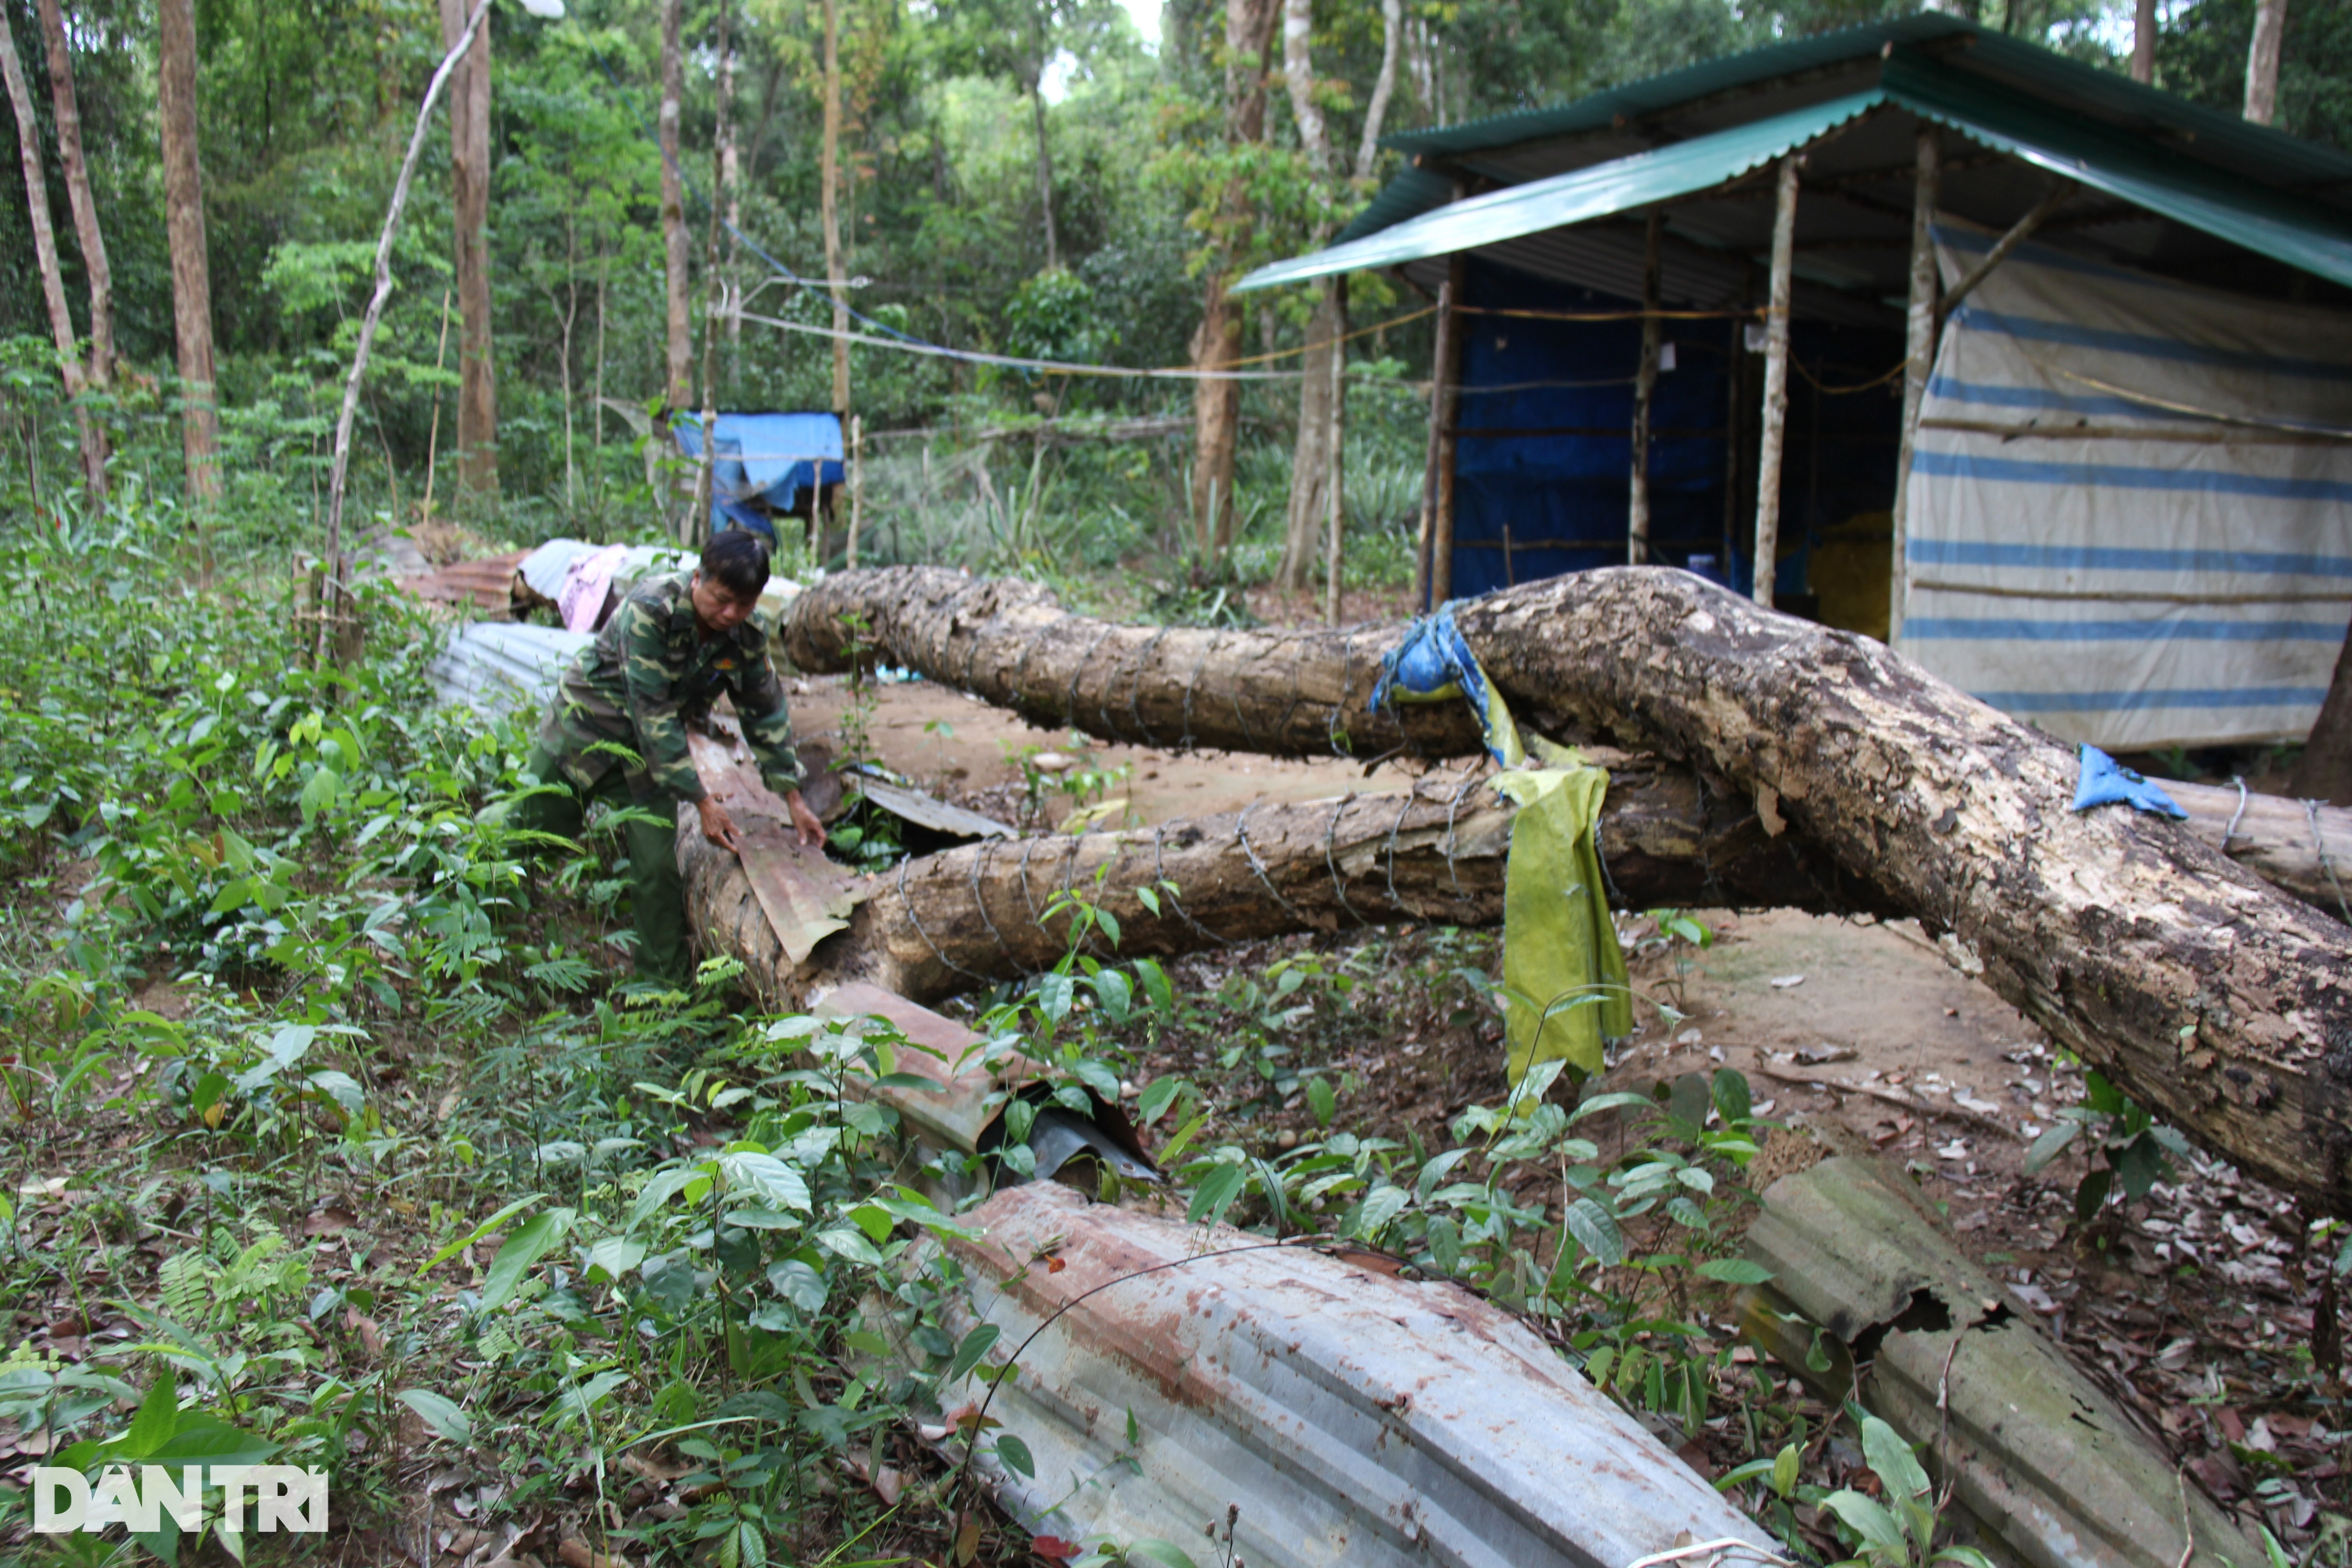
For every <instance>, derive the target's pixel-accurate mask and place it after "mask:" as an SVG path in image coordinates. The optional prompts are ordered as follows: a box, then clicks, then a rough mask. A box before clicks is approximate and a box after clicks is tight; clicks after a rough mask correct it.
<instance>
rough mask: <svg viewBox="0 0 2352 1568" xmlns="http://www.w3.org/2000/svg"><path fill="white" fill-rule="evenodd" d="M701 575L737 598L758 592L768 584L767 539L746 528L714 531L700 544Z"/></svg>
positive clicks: (751, 596)
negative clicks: (702, 544)
mask: <svg viewBox="0 0 2352 1568" xmlns="http://www.w3.org/2000/svg"><path fill="white" fill-rule="evenodd" d="M702 575H703V579H704V581H706V582H710V583H716V584H719V586H720V587H721V588H724V589H726V590H727V592H729V593H730V594H732V595H734V596H735V597H737V598H739V599H749V598H754V597H756V596H758V595H759V593H760V590H761V589H762V588H765V587H766V586H767V585H768V542H767V541H766V540H764V539H762V538H761V537H760V536H759V535H758V534H756V533H754V532H752V531H751V530H750V529H748V528H730V529H729V530H728V531H726V532H724V533H719V534H714V535H713V536H712V537H711V541H710V542H709V543H708V544H706V545H704V546H703V547H702Z"/></svg>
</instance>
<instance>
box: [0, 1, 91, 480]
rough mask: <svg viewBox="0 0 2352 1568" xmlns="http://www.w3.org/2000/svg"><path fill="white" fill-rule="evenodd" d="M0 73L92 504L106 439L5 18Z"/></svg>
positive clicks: (0, 27) (27, 93) (29, 103)
mask: <svg viewBox="0 0 2352 1568" xmlns="http://www.w3.org/2000/svg"><path fill="white" fill-rule="evenodd" d="M0 74H5V77H6V79H7V84H8V101H9V103H10V104H12V105H13V106H15V108H16V146H17V150H18V154H19V158H20V161H21V162H22V163H23V164H24V170H25V201H26V211H27V213H28V214H29V216H31V218H32V226H33V259H34V264H35V265H36V266H37V268H39V270H40V274H41V298H42V300H44V301H45V302H46V303H47V306H48V308H49V332H50V335H51V336H52V337H53V338H54V339H55V340H56V342H57V347H58V374H60V375H62V376H63V377H64V378H65V384H66V396H67V397H68V399H70V400H71V401H72V403H73V405H74V423H75V425H76V426H79V430H80V434H81V466H82V479H83V481H84V482H85V483H87V484H88V485H89V493H90V500H92V502H100V501H103V500H105V499H106V438H105V436H104V435H103V434H102V433H101V432H100V429H99V426H98V422H97V420H96V419H94V418H92V417H91V416H90V411H89V406H88V405H86V404H84V403H83V402H82V395H83V394H84V393H85V392H87V391H88V390H89V378H88V377H87V376H86V375H85V374H83V371H82V363H81V345H80V344H79V342H77V341H76V338H75V334H74V324H73V312H72V311H71V310H68V308H67V305H66V283H65V275H64V274H63V272H61V271H60V270H59V269H58V237H57V232H56V230H54V229H53V228H51V227H50V226H49V184H48V180H47V176H46V175H45V174H43V172H42V169H41V127H40V121H38V120H37V119H36V118H35V116H34V111H33V94H32V89H31V88H29V87H28V86H26V82H25V68H24V64H23V62H22V61H20V60H19V59H18V58H16V35H15V33H14V32H13V31H12V30H11V29H10V28H9V26H8V22H7V18H6V17H5V16H0Z"/></svg>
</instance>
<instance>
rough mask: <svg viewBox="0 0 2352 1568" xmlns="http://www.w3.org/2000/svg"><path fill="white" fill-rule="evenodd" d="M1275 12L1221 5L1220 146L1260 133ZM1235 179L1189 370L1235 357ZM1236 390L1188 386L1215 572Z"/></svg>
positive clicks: (1239, 198)
mask: <svg viewBox="0 0 2352 1568" xmlns="http://www.w3.org/2000/svg"><path fill="white" fill-rule="evenodd" d="M1278 15H1279V13H1278V11H1277V10H1276V3H1275V0H1225V142H1226V144H1227V145H1228V146H1234V147H1244V146H1248V145H1250V144H1252V143H1254V142H1259V141H1262V140H1264V139H1265V52H1266V48H1267V46H1268V45H1270V44H1271V43H1272V42H1273V38H1274V24H1275V19H1276V16H1278ZM1250 216H1251V215H1250V210H1249V202H1248V198H1247V197H1246V196H1245V195H1244V194H1243V192H1242V189H1241V186H1240V184H1239V183H1238V182H1236V183H1234V184H1231V185H1228V186H1227V187H1226V189H1225V190H1224V191H1223V193H1222V194H1221V195H1220V196H1219V197H1218V204H1217V212H1216V216H1215V226H1216V228H1217V230H1218V231H1219V232H1218V235H1217V237H1216V238H1215V239H1214V240H1213V245H1214V247H1215V248H1216V249H1217V251H1218V252H1219V254H1218V255H1217V256H1216V257H1215V258H1213V260H1212V262H1211V264H1210V267H1209V269H1208V283H1207V289H1206V292H1207V299H1206V300H1205V301H1204V303H1203V305H1202V311H1201V325H1200V327H1199V328H1198V329H1197V330H1196V331H1194V332H1193V333H1192V368H1193V369H1194V370H1198V371H1210V372H1215V371H1225V370H1231V369H1232V368H1233V365H1234V361H1235V360H1237V359H1239V358H1240V357H1241V334H1242V321H1241V316H1240V314H1239V313H1238V312H1237V311H1236V310H1234V303H1233V300H1232V298H1231V297H1230V296H1229V295H1228V294H1227V293H1226V291H1225V290H1226V285H1227V284H1228V282H1229V281H1230V279H1228V278H1227V277H1226V276H1225V274H1226V269H1227V262H1226V259H1225V256H1224V254H1223V253H1224V251H1225V249H1226V247H1227V243H1228V238H1227V237H1230V236H1232V235H1234V234H1235V233H1238V232H1240V231H1242V230H1244V229H1245V228H1246V227H1247V226H1248V225H1249V222H1250ZM1241 411H1242V404H1241V388H1240V386H1239V384H1237V383H1235V382H1233V381H1231V380H1228V379H1224V378H1222V377H1203V378H1202V380H1199V381H1196V382H1194V383H1193V384H1192V493H1191V500H1192V518H1193V531H1194V537H1195V541H1196V542H1197V543H1198V545H1199V548H1200V552H1201V561H1200V566H1201V568H1202V570H1213V569H1214V568H1215V566H1216V565H1217V563H1220V562H1221V561H1223V558H1224V553H1225V549H1226V547H1227V546H1228V545H1230V544H1231V543H1232V542H1233V533H1234V456H1235V448H1236V447H1237V445H1238V443H1239V438H1240V435H1241Z"/></svg>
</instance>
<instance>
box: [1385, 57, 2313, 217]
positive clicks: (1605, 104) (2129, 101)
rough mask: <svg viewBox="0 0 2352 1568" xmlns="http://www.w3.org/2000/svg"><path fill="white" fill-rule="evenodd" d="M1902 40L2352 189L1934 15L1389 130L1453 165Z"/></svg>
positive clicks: (2019, 83)
mask: <svg viewBox="0 0 2352 1568" xmlns="http://www.w3.org/2000/svg"><path fill="white" fill-rule="evenodd" d="M1890 46H1891V47H1892V48H1893V50H1894V51H1895V53H1897V54H1901V53H1912V54H1915V55H1924V56H1927V57H1930V58H1936V59H1937V60H1938V61H1939V62H1941V63H1944V64H1946V65H1948V67H1949V68H1953V69H1958V70H1962V71H1965V72H1966V73H1967V74H1969V75H1971V76H1982V77H1987V78H1990V79H1993V80H1994V81H1996V82H2000V83H2005V84H2007V85H2010V86H2012V87H2016V88H2020V89H2024V90H2025V91H2026V92H2027V93H2029V94H2031V95H2032V96H2033V97H2037V98H2041V99H2043V100H2049V101H2052V102H2055V103H2059V104H2063V105H2065V106H2066V107H2067V108H2068V109H2070V110H2074V111H2075V112H2078V113H2083V114H2086V115H2090V116H2095V117H2096V118H2098V119H2101V120H2105V121H2109V122H2110V123H2113V124H2115V125H2116V127H2117V128H2118V129H2120V130H2124V131H2126V132H2131V133H2134V134H2137V135H2142V136H2151V135H2152V136H2156V137H2158V138H2160V139H2162V140H2164V141H2166V142H2170V143H2173V144H2174V145H2176V146H2188V147H2194V148H2195V149H2196V152H2197V155H2198V156H2199V158H2200V160H2201V161H2206V162H2219V163H2237V164H2242V165H2243V166H2244V167H2245V168H2246V169H2248V170H2249V171H2251V172H2253V173H2255V174H2257V175H2258V176H2259V177H2261V178H2263V180H2265V181H2266V182H2269V183H2274V184H2281V185H2291V186H2295V187H2300V188H2305V189H2310V188H2315V187H2322V186H2345V187H2347V190H2346V194H2347V195H2348V196H2352V154H2347V153H2341V152H2337V151H2336V150H2335V149H2334V148H2330V147H2322V146H2320V145H2318V144H2317V143H2316V142H2306V141H2305V140H2303V139H2302V138H2301V137H2297V136H2291V135H2289V134H2287V133H2286V132H2284V131H2280V130H2278V129H2276V128H2275V127H2273V126H2269V125H2257V124H2255V123H2254V122H2253V121H2249V120H2244V119H2242V118H2240V117H2239V116H2237V115H2234V114H2230V113H2226V112H2224V111H2222V110H2217V109H2209V108H2207V107H2205V106H2204V105H2202V104H2197V103H2191V102H2189V100H2187V99H2184V98H2180V97H2178V96H2176V95H2174V94H2172V93H2169V92H2166V91H2164V90H2163V89H2160V88H2155V87H2150V86H2147V85H2146V84H2144V83H2141V82H2137V81H2134V80H2132V79H2130V78H2129V77H2126V76H2124V75H2121V74H2120V73H2118V72H2116V71H2111V70H2103V69H2101V68H2098V67H2096V66H2092V65H2085V64H2084V63H2083V62H2082V61H2080V60H2074V59H2069V58H2066V57H2065V56H2063V55H2060V54H2056V53H2053V52H2052V51H2051V50H2049V49H2045V48H2042V47H2040V46H2038V45H2034V44H2029V43H2026V42H2024V41H2023V40H2022V39H2019V38H2012V37H2008V36H2006V35H2005V34H2001V33H1998V32H1994V31H1992V30H1990V29H1989V28H1985V27H1980V26H1977V25H1976V24H1974V23H1970V22H1967V21H1964V20H1962V19H1961V18H1959V17H1957V16H1939V15H1937V14H1936V13H1934V12H1923V13H1921V14H1920V15H1918V16H1906V17H1903V18H1901V19H1899V20H1896V21H1891V22H1873V23H1868V24H1865V25H1864V26H1855V27H1843V28H1839V29H1837V30H1836V31H1834V32H1827V33H1817V34H1814V35H1812V36H1811V37H1803V38H1796V39H1791V40H1790V41H1789V42H1787V43H1783V44H1772V45H1768V46H1767V47H1763V48H1760V49H1750V50H1748V51H1747V52H1746V53H1744V54H1738V55H1727V56H1725V57H1724V58H1721V59H1717V60H1708V61H1706V63H1704V64H1701V65H1696V66H1688V67H1685V68H1683V69H1681V70H1677V71H1668V72H1667V73H1666V74H1665V75H1664V76H1655V77H1651V78H1648V79H1645V80H1643V81H1637V82H1630V83H1627V84H1626V85H1625V86H1623V87H1617V88H1611V89H1608V90H1606V91H1603V92H1597V93H1593V94H1591V95H1590V96H1588V97H1585V98H1581V99H1578V100H1575V101H1574V102H1572V103H1567V104H1562V105H1559V106H1558V107H1555V108H1551V109H1536V110H1521V111H1519V112H1517V113H1514V114H1504V115H1496V116H1495V117H1493V118H1491V119H1487V120H1476V121H1469V122H1467V123H1465V124H1462V125H1452V126H1447V127H1445V128H1444V129H1442V130H1432V131H1406V132H1398V133H1396V134H1394V135H1391V136H1387V137H1383V138H1382V139H1381V146H1383V147H1388V148H1392V149H1394V150H1395V151H1397V152H1400V153H1406V154H1408V155H1413V156H1419V157H1423V158H1426V159H1428V160H1429V161H1431V162H1444V161H1446V160H1448V159H1451V158H1454V157H1459V156H1461V155H1463V154H1466V153H1478V152H1482V151H1486V150H1490V149H1493V148H1497V147H1508V146H1512V145H1515V144H1517V143H1520V142H1535V141H1540V140H1544V139H1547V138H1550V137H1558V136H1570V135H1574V134H1577V133H1578V132H1588V131H1597V130H1601V129H1603V128H1605V127H1609V126H1612V125H1614V124H1615V123H1616V122H1617V121H1619V120H1620V119H1623V120H1637V119H1640V118H1641V117H1643V116H1644V115H1653V114H1657V113H1660V112H1662V111H1664V110H1672V109H1676V108H1680V107H1683V106H1685V105H1689V104H1693V103H1696V102H1697V101H1699V100H1705V99H1709V98H1713V97H1716V96H1717V95H1718V94H1723V93H1729V92H1736V91H1738V90H1739V89H1745V88H1752V87H1756V86H1759V85H1760V84H1763V83H1766V82H1770V81H1774V80H1779V79H1785V78H1790V77H1796V76H1801V75H1803V74H1806V73H1809V72H1814V71H1820V70H1822V69H1823V68H1829V67H1833V66H1837V65H1841V64H1845V63H1849V62H1856V61H1861V60H1864V59H1867V58H1871V57H1873V56H1877V55H1881V54H1884V53H1885V52H1886V51H1887V50H1888V48H1889V47H1890Z"/></svg>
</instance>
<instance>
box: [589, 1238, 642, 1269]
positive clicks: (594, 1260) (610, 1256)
mask: <svg viewBox="0 0 2352 1568" xmlns="http://www.w3.org/2000/svg"><path fill="white" fill-rule="evenodd" d="M645 1260H646V1244H645V1243H644V1242H642V1241H633V1240H631V1239H630V1238H629V1237H625V1236H608V1237H603V1238H602V1239H600V1240H599V1241H598V1242H597V1243H596V1245H595V1246H593V1247H590V1248H589V1249H588V1262H589V1264H590V1266H591V1267H592V1268H601V1269H603V1270H604V1272H605V1273H607V1274H609V1275H611V1276H612V1277H613V1278H614V1279H619V1278H620V1277H621V1276H622V1275H624V1274H626V1273H627V1272H628V1271H629V1270H630V1269H632V1268H635V1267H636V1266H637V1265H638V1264H640V1263H643V1262H644V1261H645Z"/></svg>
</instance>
